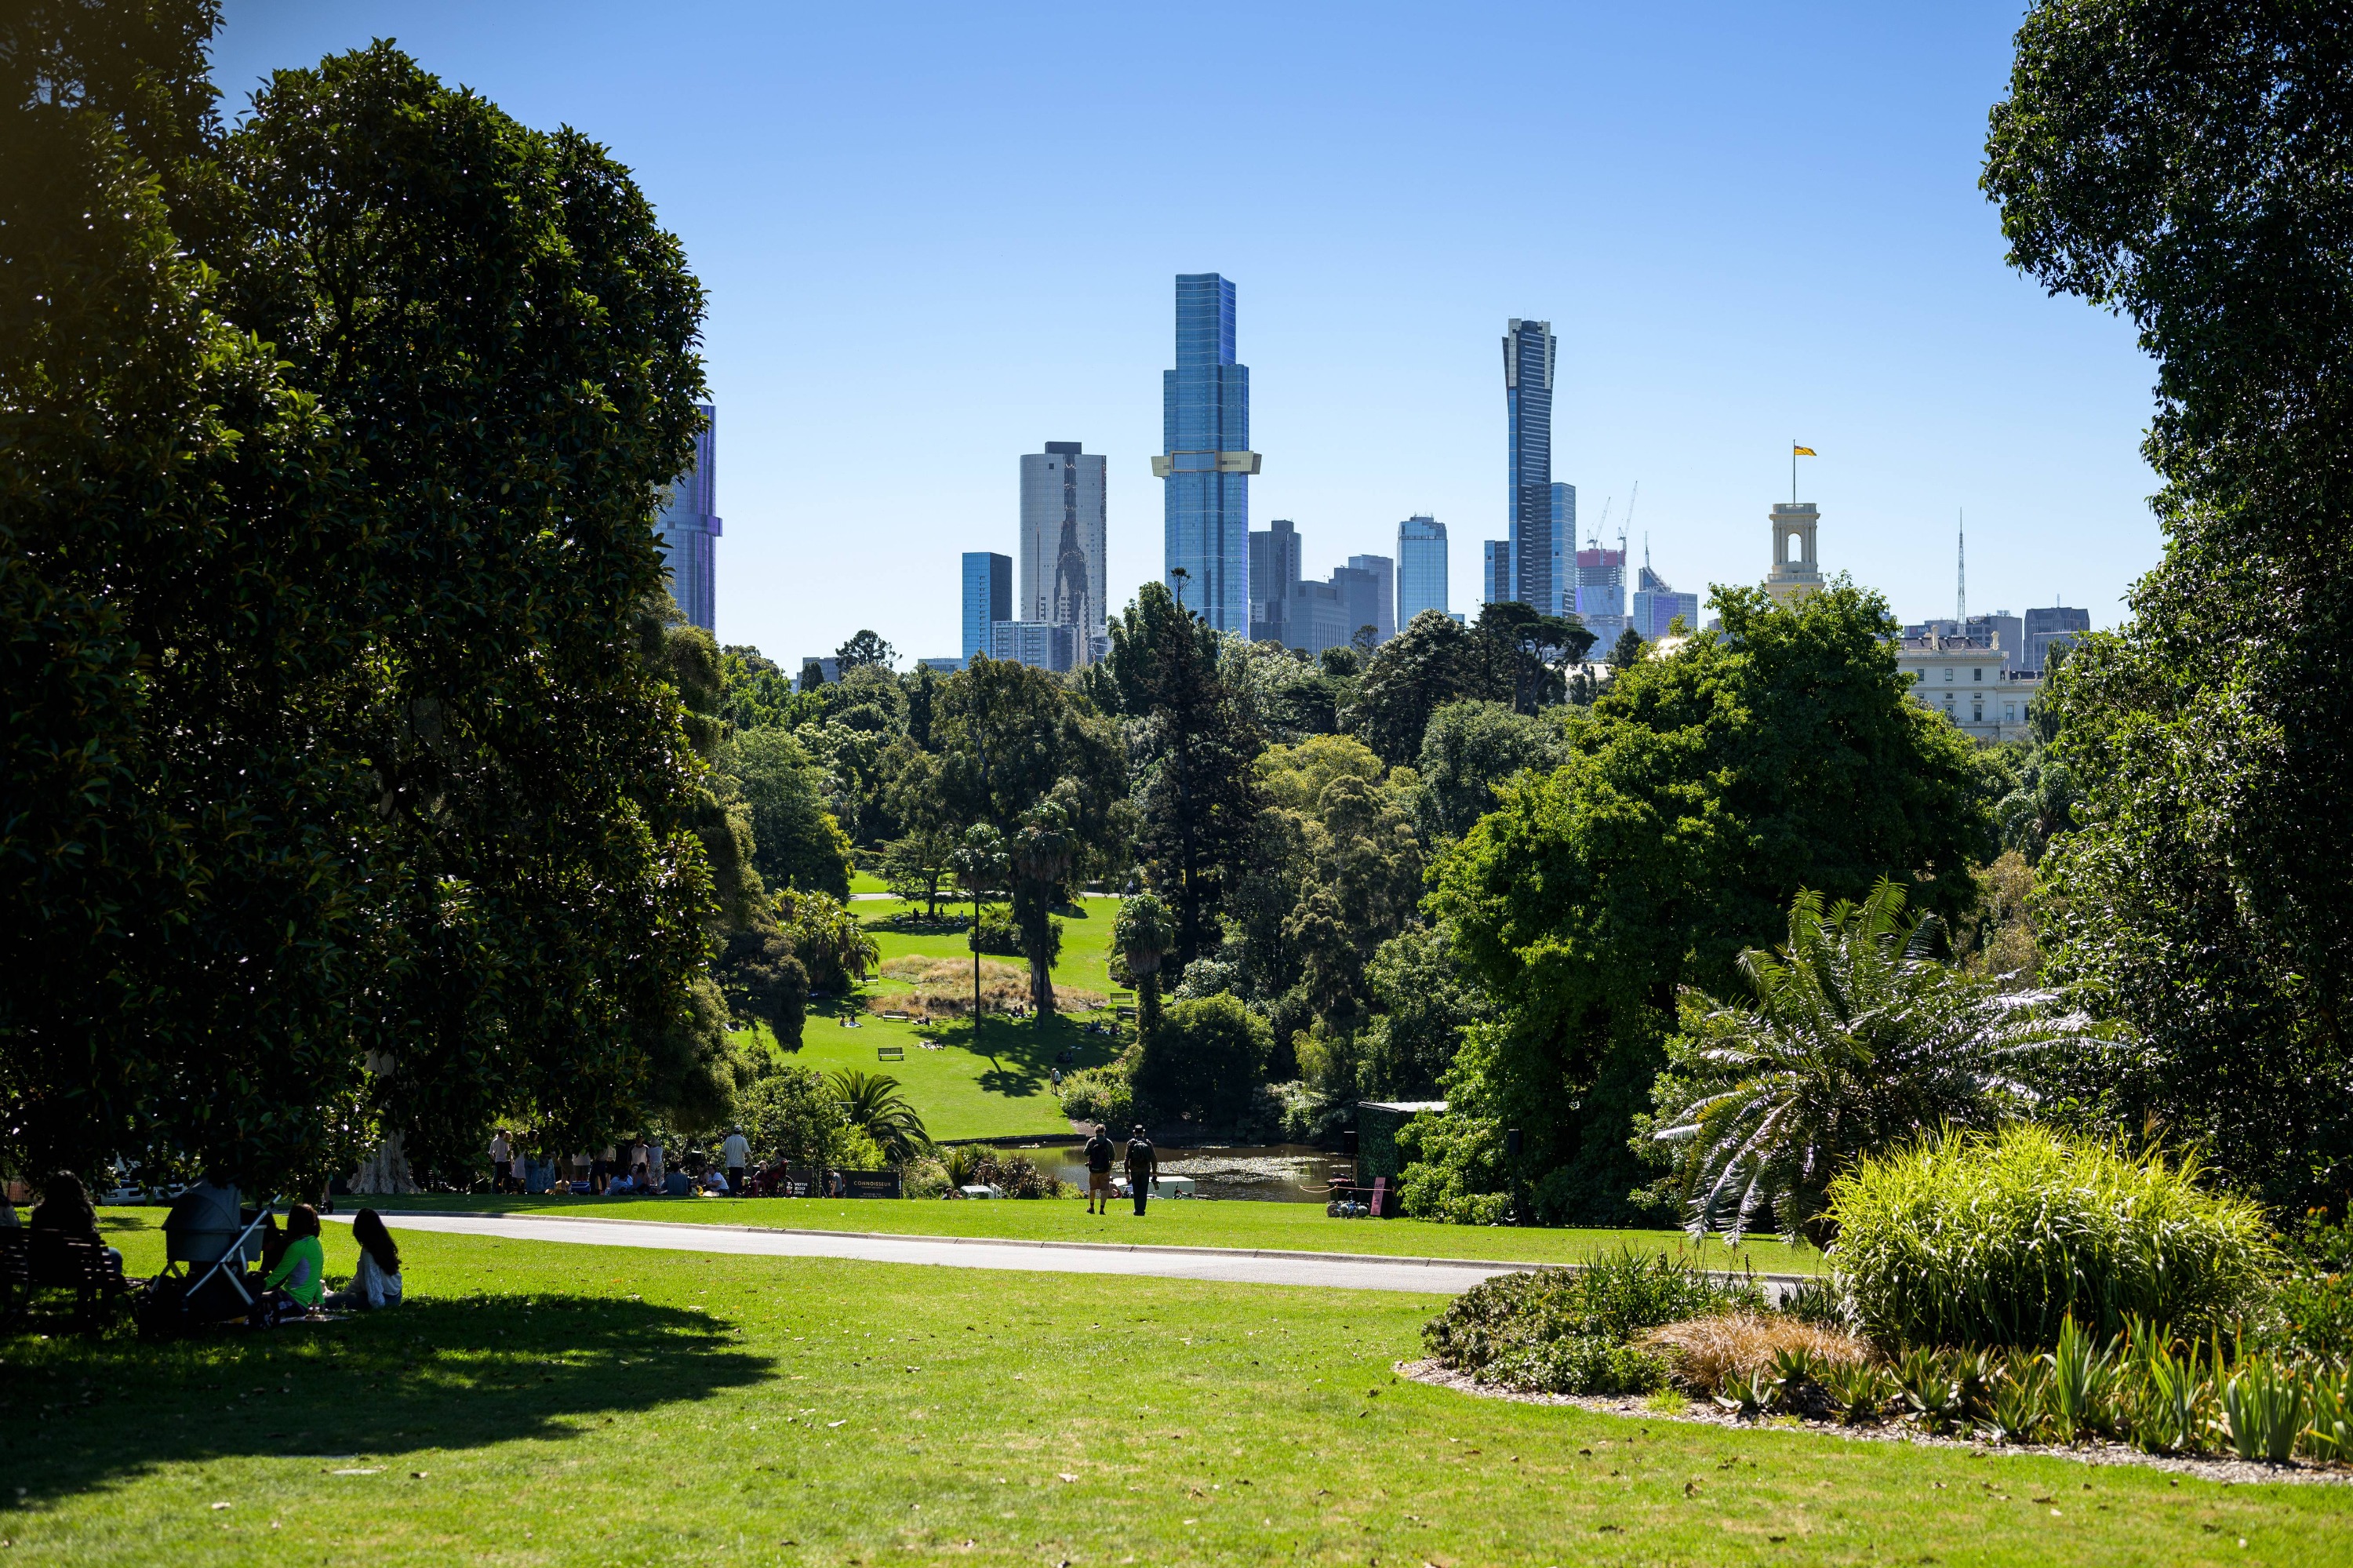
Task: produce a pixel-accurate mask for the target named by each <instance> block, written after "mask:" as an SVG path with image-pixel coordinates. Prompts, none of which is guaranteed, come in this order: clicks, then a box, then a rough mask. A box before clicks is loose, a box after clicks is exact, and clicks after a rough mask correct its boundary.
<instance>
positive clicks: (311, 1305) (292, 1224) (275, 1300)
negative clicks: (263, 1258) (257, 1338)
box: [253, 1203, 327, 1327]
mask: <svg viewBox="0 0 2353 1568" xmlns="http://www.w3.org/2000/svg"><path fill="white" fill-rule="evenodd" d="M326 1289H327V1249H326V1248H325V1247H323V1246H322V1245H320V1244H319V1211H318V1210H316V1209H314V1208H312V1207H311V1205H310V1204H308V1203H297V1204H295V1205H294V1206H293V1207H292V1208H290V1209H289V1210H287V1211H286V1250H285V1252H284V1254H283V1255H280V1258H279V1259H278V1265H277V1266H276V1267H274V1268H272V1269H271V1270H270V1271H269V1273H268V1274H266V1275H263V1276H262V1277H261V1298H260V1299H259V1300H258V1301H256V1302H255V1303H254V1304H253V1321H254V1322H255V1323H256V1324H257V1325H259V1326H263V1327H267V1326H268V1325H269V1324H273V1323H283V1322H285V1321H286V1320H287V1319H290V1318H301V1317H304V1316H307V1315H308V1314H310V1313H311V1312H314V1311H316V1310H318V1307H319V1301H320V1298H322V1297H323V1296H324V1295H325V1294H326Z"/></svg>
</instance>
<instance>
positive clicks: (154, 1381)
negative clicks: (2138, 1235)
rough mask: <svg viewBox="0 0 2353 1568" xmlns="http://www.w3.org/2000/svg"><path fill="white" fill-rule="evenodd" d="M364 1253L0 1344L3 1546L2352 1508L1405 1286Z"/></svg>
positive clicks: (1481, 1529) (1166, 1554)
mask: <svg viewBox="0 0 2353 1568" xmlns="http://www.w3.org/2000/svg"><path fill="white" fill-rule="evenodd" d="M138 1217H139V1218H140V1219H142V1221H145V1222H151V1223H152V1218H153V1216H152V1215H145V1216H138ZM110 1223H113V1217H112V1216H111V1217H110ZM117 1239H118V1240H119V1241H120V1242H121V1243H122V1244H123V1245H124V1246H125V1250H126V1252H128V1253H129V1254H130V1255H131V1257H132V1266H133V1268H143V1267H151V1266H153V1263H154V1262H155V1260H156V1259H157V1258H158V1257H159V1256H160V1253H161V1246H160V1238H159V1237H158V1236H157V1235H156V1234H155V1233H154V1232H153V1230H152V1229H144V1230H138V1231H128V1232H118V1234H117ZM402 1242H403V1247H404V1250H405V1252H406V1260H407V1261H406V1272H407V1276H408V1278H409V1281H410V1288H411V1289H412V1290H413V1291H415V1292H417V1293H418V1296H419V1299H417V1300H415V1301H413V1302H412V1303H411V1304H410V1305H409V1306H407V1307H405V1308H399V1309H398V1310H396V1311H394V1312H390V1313H385V1314H380V1315H378V1316H376V1317H374V1318H371V1319H356V1320H353V1321H349V1322H345V1323H342V1324H337V1325H333V1326H331V1327H325V1328H309V1329H289V1330H280V1331H279V1332H277V1333H275V1334H262V1335H243V1334H238V1335H232V1336H226V1337H223V1338H220V1339H216V1340H209V1341H206V1342H202V1343H196V1344H183V1345H167V1346H154V1345H148V1344H142V1343H141V1342H139V1341H137V1340H132V1339H129V1338H115V1339H110V1340H104V1341H100V1342H98V1343H90V1342H87V1341H82V1340H76V1339H72V1338H58V1339H52V1340H32V1339H28V1338H17V1339H14V1340H0V1361H5V1368H4V1369H0V1399H5V1402H6V1407H5V1412H0V1445H4V1446H0V1464H5V1470H6V1473H7V1476H8V1478H9V1483H10V1485H9V1487H8V1488H7V1489H5V1491H0V1538H5V1539H8V1540H9V1541H11V1542H12V1543H13V1546H12V1549H11V1552H10V1556H11V1559H12V1560H16V1559H22V1560H24V1561H26V1562H60V1563H157V1562H171V1563H196V1564H210V1563H259V1562H271V1563H315V1562H330V1563H346V1562H348V1563H362V1562H364V1563H370V1564H401V1563H437V1564H438V1563H448V1562H452V1561H458V1560H464V1561H468V1562H484V1563H623V1562H626V1563H695V1564H709V1563H824V1564H836V1563H839V1564H849V1563H876V1562H880V1561H886V1560H887V1561H893V1562H897V1561H911V1560H916V1561H919V1560H923V1559H927V1558H932V1557H946V1558H952V1559H955V1560H958V1561H969V1562H975V1563H1024V1564H1034V1563H1041V1562H1042V1563H1060V1562H1065V1561H1067V1562H1070V1563H1075V1564H1088V1565H1092V1564H1096V1563H1102V1564H1115V1563H1123V1562H1126V1561H1130V1560H1133V1561H1134V1562H1136V1563H1257V1562H1272V1561H1277V1560H1280V1561H1283V1562H1307V1563H1333V1564H1341V1563H1347V1564H1357V1563H1366V1562H1371V1563H1404V1564H1411V1563H1440V1564H1457V1563H1528V1564H1543V1563H1570V1562H1588V1561H1608V1562H1627V1563H1634V1562H1679V1563H1849V1562H1853V1563H1861V1562H1866V1561H1884V1560H1893V1559H1900V1560H1902V1561H1905V1562H1918V1561H1921V1560H1924V1559H1928V1560H1940V1561H1943V1562H1946V1563H1960V1562H1967V1563H1990V1564H2009V1563H2081V1562H2119V1563H2126V1562H2128V1563H2232V1564H2246V1563H2265V1564H2283V1563H2341V1562H2342V1561H2343V1560H2344V1556H2343V1543H2344V1541H2345V1539H2346V1531H2347V1530H2348V1526H2353V1491H2349V1490H2348V1489H2340V1488H2334V1487H2290V1486H2237V1487H2227V1488H2226V1487H2221V1486H2217V1485H2213V1484H2211V1483H2208V1482H2204V1481H2198V1480H2191V1479H2183V1480H2181V1481H2180V1482H2179V1484H2178V1485H2176V1484H2174V1483H2173V1482H2172V1480H2171V1479H2170V1478H2168V1477H2166V1476H2164V1475H2162V1474H2160V1473H2158V1472H2155V1471H2151V1470H2146V1469H2123V1468H2118V1469H2089V1468H2086V1467H2083V1466H2080V1465H2075V1464H2072V1463H2069V1462H2067V1461H2065V1460H2060V1459H2050V1458H2041V1457H2016V1456H1999V1457H1978V1456H1977V1455H1974V1454H1971V1453H1969V1452H1967V1451H1964V1450H1959V1449H1953V1448H1935V1449H1931V1448H1917V1447H1910V1446H1903V1445H1898V1444H1888V1443H1862V1442H1853V1441H1847V1440H1842V1439H1840V1438H1836V1437H1831V1436H1817V1435H1813V1434H1800V1433H1789V1432H1775V1431H1738V1432H1735V1431H1725V1430H1723V1429H1719V1428H1715V1427H1703V1426H1690V1425H1674V1424H1671V1423H1665V1422H1649V1423H1645V1422H1642V1421H1640V1420H1632V1419H1624V1418H1619V1417H1614V1416H1605V1415H1595V1414H1587V1413H1585V1412H1582V1411H1578V1410H1576V1409H1571V1408H1546V1407H1538V1406H1530V1405H1524V1404H1506V1403H1503V1402H1500V1401H1489V1400H1480V1399H1472V1398H1467V1397H1464V1396H1461V1395H1458V1394H1454V1393H1449V1392H1447V1391H1444V1390H1440V1389H1433V1388H1427V1387H1424V1386H1421V1385H1419V1384H1416V1383H1397V1382H1393V1381H1392V1379H1391V1374H1390V1372H1389V1367H1390V1364H1391V1363H1392V1362H1393V1361H1396V1360H1398V1358H1400V1357H1407V1356H1411V1355H1414V1354H1416V1353H1418V1348H1419V1339H1418V1331H1419V1325H1420V1323H1421V1321H1422V1319H1425V1318H1426V1317H1427V1316H1428V1315H1429V1314H1430V1311H1432V1310H1433V1309H1434V1308H1435V1307H1436V1306H1437V1304H1438V1303H1437V1299H1436V1298H1428V1299H1423V1298H1415V1297H1401V1296H1392V1295H1386V1294H1381V1293H1377V1292H1373V1293H1361V1294H1360V1293H1355V1292H1343V1291H1329V1290H1322V1291H1319V1290H1299V1289H1282V1288H1261V1287H1243V1286H1229V1285H1211V1284H1201V1283H1195V1282H1184V1281H1165V1280H1143V1279H1123V1278H1092V1277H1054V1276H1039V1275H1023V1274H1010V1273H1007V1274H975V1273H969V1272H966V1271H965V1270H960V1269H925V1268H916V1267H900V1266H885V1265H877V1264H857V1263H832V1262H817V1261H810V1260H799V1259H764V1258H700V1257H693V1258H679V1257H672V1256H668V1255H660V1254H654V1253H646V1252H640V1251H637V1250H635V1249H610V1250H607V1249H602V1248H588V1247H574V1246H565V1247H554V1246H535V1245H530V1244H526V1243H514V1242H509V1243H497V1242H488V1241H480V1240H475V1239H471V1238H458V1237H446V1236H434V1235H427V1234H414V1235H409V1236H406V1237H403V1238H402ZM328 1245H329V1255H330V1260H331V1266H332V1267H335V1268H343V1267H348V1266H349V1265H350V1262H351V1258H352V1249H351V1243H350V1240H349V1237H348V1235H347V1234H343V1232H342V1229H341V1227H331V1234H330V1236H329V1241H328ZM338 1472H344V1473H338ZM19 1489H21V1490H19ZM9 1493H14V1494H15V1495H14V1496H13V1497H12V1496H10V1495H8V1494H9ZM224 1502H225V1503H227V1504H228V1505H229V1506H228V1507H227V1508H226V1509H216V1507H215V1506H214V1505H215V1504H216V1503H224ZM2242 1541H2244V1542H2245V1543H2246V1544H2245V1546H2244V1547H2243V1548H2242V1547H2241V1545H2240V1544H2239V1543H2240V1542H2242Z"/></svg>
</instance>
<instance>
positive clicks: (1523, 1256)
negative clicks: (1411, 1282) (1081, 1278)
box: [343, 1192, 1821, 1274]
mask: <svg viewBox="0 0 2353 1568" xmlns="http://www.w3.org/2000/svg"><path fill="white" fill-rule="evenodd" d="M343 1202H344V1204H345V1205H346V1206H347V1207H348V1206H349V1205H351V1204H353V1203H358V1202H369V1203H374V1204H375V1205H376V1207H378V1208H380V1209H383V1210H385V1212H387V1213H389V1212H391V1211H392V1210H394V1209H396V1208H407V1209H438V1210H442V1211H445V1212H461V1211H470V1212H475V1213H554V1214H580V1215H591V1216H594V1217H595V1218H596V1219H600V1220H605V1219H615V1220H668V1221H674V1222H680V1223H685V1224H736V1225H776V1226H779V1227H781V1228H784V1229H787V1230H830V1231H881V1232H887V1233H889V1234H893V1235H933V1236H987V1237H1001V1238H1004V1239H1006V1240H1011V1241H1075V1242H1114V1243H1121V1244H1129V1243H1137V1242H1148V1243H1151V1244H1153V1245H1160V1246H1221V1247H1240V1248H1263V1249H1268V1250H1271V1251H1281V1252H1354V1253H1368V1254H1377V1255H1380V1256H1383V1257H1467V1258H1478V1259H1489V1258H1493V1259H1496V1260H1499V1261H1503V1262H1507V1263H1575V1262H1577V1261H1579V1260H1581V1259H1583V1258H1585V1257H1587V1256H1588V1255H1591V1254H1592V1253H1593V1252H1594V1251H1595V1250H1596V1249H1598V1248H1604V1247H1616V1246H1620V1245H1627V1246H1631V1247H1634V1248H1635V1249H1637V1250H1638V1251H1642V1252H1663V1253H1670V1254H1677V1255H1682V1254H1684V1253H1686V1252H1687V1250H1688V1248H1689V1245H1690V1244H1689V1242H1688V1241H1687V1240H1686V1239H1685V1238H1684V1236H1683V1233H1681V1232H1680V1231H1611V1230H1540V1229H1535V1228H1530V1229H1525V1230H1522V1229H1518V1228H1514V1227H1508V1226H1481V1225H1447V1224H1438V1223H1436V1222H1435V1221H1430V1220H1335V1219H1334V1218H1332V1217H1331V1216H1330V1215H1328V1214H1326V1213H1324V1210H1323V1207H1322V1205H1320V1204H1316V1203H1271V1202H1250V1201H1248V1200H1241V1199H1227V1200H1220V1201H1206V1200H1200V1201H1188V1202H1175V1201H1171V1200H1167V1199H1162V1200H1159V1201H1156V1202H1153V1203H1151V1204H1149V1205H1148V1206H1147V1211H1146V1213H1145V1217H1144V1218H1143V1219H1141V1220H1139V1219H1137V1218H1136V1217H1135V1216H1134V1213H1130V1212H1129V1211H1128V1209H1127V1208H1126V1206H1125V1205H1124V1204H1122V1205H1119V1206H1118V1207H1117V1208H1116V1209H1115V1210H1114V1211H1113V1213H1111V1214H1109V1215H1094V1214H1090V1213H1087V1211H1086V1205H1085V1203H1084V1202H1082V1201H1081V1200H1080V1199H1077V1198H1039V1199H1031V1200H1026V1201H1013V1200H1008V1201H1006V1202H982V1203H967V1202H938V1201H930V1202H914V1201H913V1200H910V1201H907V1202H887V1201H884V1200H879V1199H869V1200H863V1201H860V1202H843V1201H842V1200H840V1199H838V1198H740V1199H738V1198H616V1199H610V1200H607V1199H601V1198H492V1197H487V1196H460V1195H458V1194H454V1193H440V1192H430V1193H423V1194H420V1195H418V1196H416V1197H410V1198H366V1199H345V1200H343ZM1698 1261H1700V1262H1702V1263H1704V1264H1705V1265H1706V1266H1708V1267H1710V1268H1738V1267H1741V1266H1744V1264H1745V1266H1747V1267H1751V1268H1753V1269H1755V1270H1756V1271H1757V1273H1759V1274H1809V1273H1813V1272H1816V1271H1818V1270H1819V1269H1820V1267H1821V1254H1820V1253H1818V1252H1815V1251H1814V1250H1812V1249H1811V1248H1804V1249H1792V1248H1790V1247H1787V1246H1784V1245H1782V1244H1781V1243H1780V1242H1778V1241H1776V1240H1774V1239H1773V1238H1771V1237H1769V1236H1759V1237H1756V1238H1753V1239H1751V1240H1750V1241H1748V1242H1747V1243H1746V1245H1743V1246H1742V1247H1741V1248H1740V1250H1739V1251H1738V1252H1737V1253H1735V1252H1731V1251H1729V1250H1727V1249H1726V1248H1725V1246H1724V1245H1723V1244H1722V1243H1721V1242H1718V1241H1716V1240H1715V1238H1713V1237H1711V1238H1709V1239H1708V1241H1707V1243H1706V1244H1705V1245H1704V1248H1703V1249H1702V1250H1701V1251H1700V1253H1699V1254H1698Z"/></svg>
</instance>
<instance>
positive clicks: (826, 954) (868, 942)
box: [776, 888, 882, 989]
mask: <svg viewBox="0 0 2353 1568" xmlns="http://www.w3.org/2000/svg"><path fill="white" fill-rule="evenodd" d="M776 924H777V925H778V926H779V927H782V928H783V930H784V933H785V936H786V938H787V939H788V940H790V941H791V943H792V947H793V956H794V957H796V958H797V959H800V961H801V964H802V966H803V967H804V968H806V969H807V970H808V973H809V979H810V980H812V981H813V982H815V983H817V984H818V985H822V986H825V987H827V988H828V989H830V988H832V987H834V986H842V987H847V986H849V985H850V984H852V983H854V982H856V981H858V980H864V979H865V978H866V975H867V971H869V970H870V969H873V967H874V966H875V965H876V964H878V963H880V962H881V961H882V945H881V943H880V942H877V941H876V940H875V939H874V935H873V933H872V932H871V931H869V930H867V928H866V925H865V922H863V921H861V920H860V919H859V918H858V916H855V915H852V914H851V913H850V912H849V910H848V909H847V908H845V907H844V906H842V905H841V904H840V903H839V901H837V900H836V899H835V898H834V897H833V896H832V895H830V894H825V893H803V892H799V891H797V890H795V889H789V888H788V889H786V891H785V892H782V893H779V894H777V895H776Z"/></svg>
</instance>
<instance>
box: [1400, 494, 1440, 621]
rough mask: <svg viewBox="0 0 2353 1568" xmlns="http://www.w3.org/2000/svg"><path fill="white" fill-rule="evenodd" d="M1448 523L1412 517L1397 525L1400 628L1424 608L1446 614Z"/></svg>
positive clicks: (1428, 518)
mask: <svg viewBox="0 0 2353 1568" xmlns="http://www.w3.org/2000/svg"><path fill="white" fill-rule="evenodd" d="M1446 607H1447V593H1446V524H1443V523H1440V521H1439V520H1438V519H1437V518H1435V517H1409V518H1407V519H1406V520H1405V521H1404V522H1402V523H1400V524H1398V540H1397V625H1398V630H1404V629H1405V628H1407V627H1409V626H1411V625H1412V624H1413V618H1414V617H1415V616H1417V615H1419V614H1420V613H1421V612H1422V611H1423V610H1425V609H1434V610H1437V611H1438V612H1439V613H1440V614H1441V615H1442V614H1444V613H1445V612H1446Z"/></svg>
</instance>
